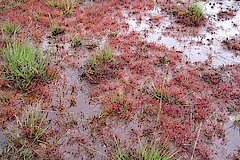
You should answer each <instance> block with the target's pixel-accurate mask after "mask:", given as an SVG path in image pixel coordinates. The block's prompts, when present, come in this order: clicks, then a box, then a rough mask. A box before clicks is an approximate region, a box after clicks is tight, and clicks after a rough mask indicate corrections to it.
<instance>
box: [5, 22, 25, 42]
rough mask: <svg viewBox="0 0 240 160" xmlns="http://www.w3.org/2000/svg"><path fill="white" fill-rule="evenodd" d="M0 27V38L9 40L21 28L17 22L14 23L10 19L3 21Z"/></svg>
mask: <svg viewBox="0 0 240 160" xmlns="http://www.w3.org/2000/svg"><path fill="white" fill-rule="evenodd" d="M1 28H2V40H3V41H4V42H9V41H10V40H11V38H12V37H13V36H15V35H16V33H17V32H18V31H19V30H20V29H21V26H20V25H19V24H14V23H12V22H10V21H5V22H3V23H2V24H1Z"/></svg>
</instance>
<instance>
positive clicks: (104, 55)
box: [86, 47, 116, 83]
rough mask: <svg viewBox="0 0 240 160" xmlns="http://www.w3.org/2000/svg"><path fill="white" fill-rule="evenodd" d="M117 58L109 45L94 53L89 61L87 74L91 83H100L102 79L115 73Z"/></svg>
mask: <svg viewBox="0 0 240 160" xmlns="http://www.w3.org/2000/svg"><path fill="white" fill-rule="evenodd" d="M115 62H116V58H115V56H114V55H113V54H112V51H111V49H110V48H108V47H104V48H103V49H102V50H101V51H100V52H98V53H96V54H94V55H92V56H91V57H90V59H89V60H88V63H87V71H86V76H87V79H88V80H89V81H90V82H91V83H99V82H100V81H101V80H103V79H106V78H110V77H112V76H113V75H114V69H115Z"/></svg>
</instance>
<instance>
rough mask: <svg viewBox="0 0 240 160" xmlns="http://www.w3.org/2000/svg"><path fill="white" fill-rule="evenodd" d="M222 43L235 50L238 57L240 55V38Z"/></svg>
mask: <svg viewBox="0 0 240 160" xmlns="http://www.w3.org/2000/svg"><path fill="white" fill-rule="evenodd" d="M222 43H223V44H224V45H225V46H226V47H227V48H228V49H232V50H235V51H236V52H235V53H236V54H237V55H240V38H232V39H226V40H224V41H222Z"/></svg>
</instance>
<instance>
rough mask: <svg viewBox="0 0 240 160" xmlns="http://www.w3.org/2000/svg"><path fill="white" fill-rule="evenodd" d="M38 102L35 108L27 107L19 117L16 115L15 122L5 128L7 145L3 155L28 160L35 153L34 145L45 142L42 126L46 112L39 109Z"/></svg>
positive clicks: (44, 130)
mask: <svg viewBox="0 0 240 160" xmlns="http://www.w3.org/2000/svg"><path fill="white" fill-rule="evenodd" d="M39 105H40V103H38V104H37V106H36V108H30V109H28V110H27V111H26V112H25V113H24V114H23V116H22V117H21V118H19V117H17V116H16V122H15V123H14V124H12V125H10V126H9V127H8V128H7V130H6V133H5V134H6V138H7V146H6V148H5V149H4V150H3V155H4V156H5V157H8V158H9V159H22V160H30V159H32V158H34V156H35V154H36V153H37V152H36V151H35V150H34V146H38V144H40V143H45V133H46V130H47V127H44V120H45V118H46V114H43V113H42V112H41V111H39V110H40V106H39Z"/></svg>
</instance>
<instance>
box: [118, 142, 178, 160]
mask: <svg viewBox="0 0 240 160" xmlns="http://www.w3.org/2000/svg"><path fill="white" fill-rule="evenodd" d="M116 147H117V149H116V153H115V158H114V159H115V160H136V159H142V160H172V159H173V156H174V155H175V154H176V153H177V151H175V150H172V149H170V148H169V147H168V146H167V145H166V144H164V145H162V146H161V147H160V149H158V148H157V146H156V145H154V144H149V145H142V144H141V143H140V147H139V148H138V149H137V151H136V153H131V154H130V153H128V152H126V151H124V150H122V149H121V148H120V146H119V144H118V143H117V145H116Z"/></svg>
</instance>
